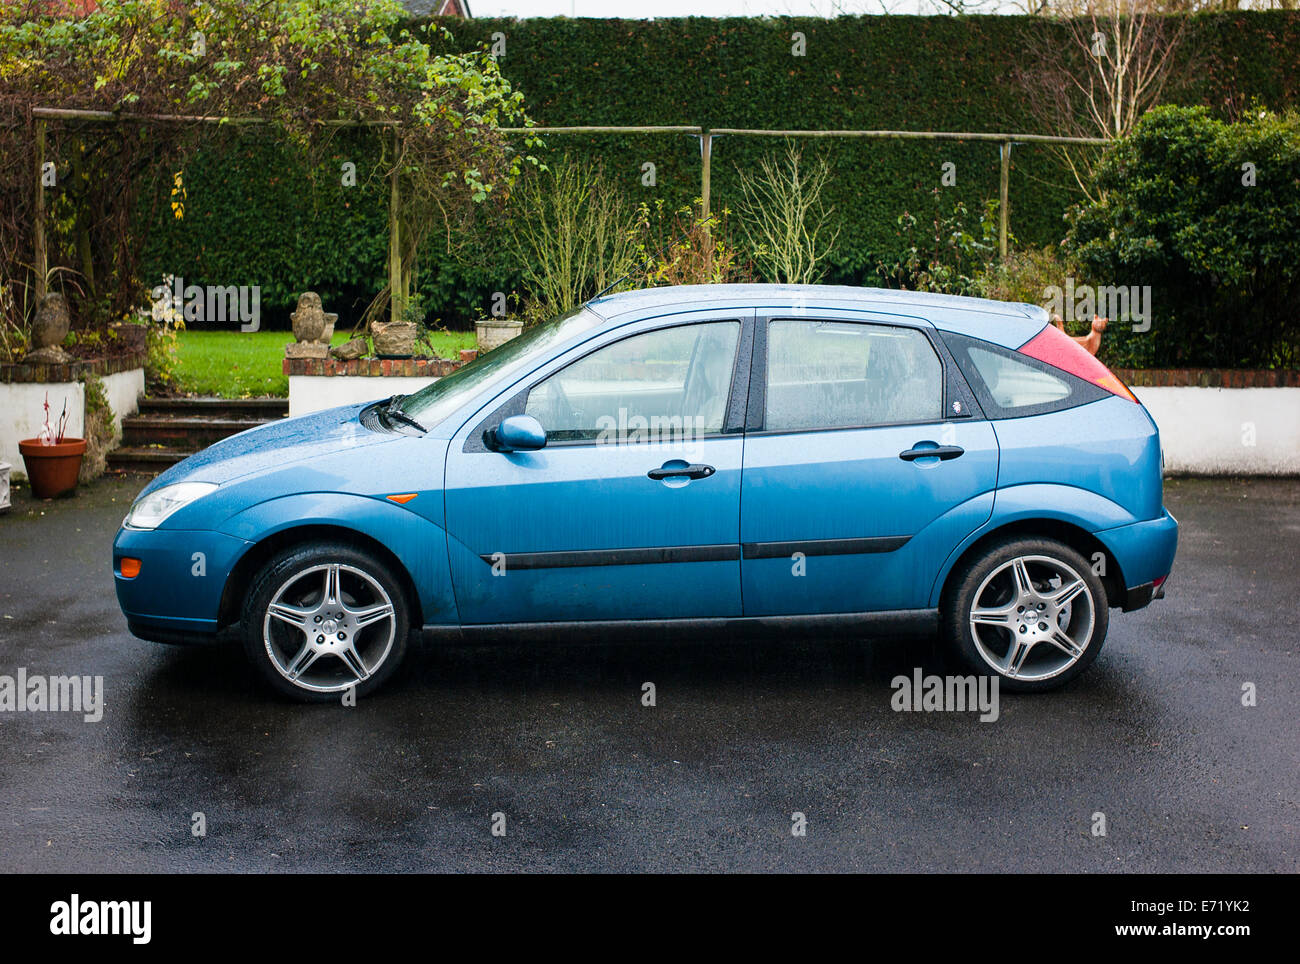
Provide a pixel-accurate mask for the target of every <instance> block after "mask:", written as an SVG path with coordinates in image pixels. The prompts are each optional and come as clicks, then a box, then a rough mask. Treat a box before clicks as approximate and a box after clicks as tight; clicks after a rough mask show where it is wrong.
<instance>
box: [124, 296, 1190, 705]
mask: <svg viewBox="0 0 1300 964" xmlns="http://www.w3.org/2000/svg"><path fill="white" fill-rule="evenodd" d="M1161 461H1162V460H1161V450H1160V438H1159V432H1158V430H1157V428H1156V425H1155V423H1154V422H1153V421H1152V419H1151V417H1150V416H1149V415H1148V413H1147V411H1146V410H1145V409H1144V408H1143V407H1142V405H1141V404H1140V403H1139V402H1138V401H1137V399H1136V398H1135V397H1134V396H1133V395H1132V393H1130V392H1129V390H1128V389H1127V388H1126V387H1125V386H1124V385H1123V383H1122V382H1120V380H1119V379H1118V378H1116V377H1115V376H1114V375H1113V374H1112V373H1111V372H1110V371H1109V370H1107V369H1106V367H1105V366H1104V365H1102V364H1101V363H1100V362H1098V361H1097V359H1096V358H1094V357H1093V356H1092V355H1090V354H1089V353H1088V352H1087V351H1086V350H1084V349H1083V348H1082V347H1080V346H1079V345H1078V344H1077V343H1075V342H1074V341H1073V340H1072V339H1070V338H1069V337H1068V336H1066V335H1065V334H1064V333H1062V332H1061V331H1059V330H1058V329H1056V328H1055V327H1053V326H1052V325H1050V324H1049V323H1048V316H1047V313H1046V312H1045V311H1043V310H1042V309H1041V308H1037V307H1033V306H1030V305H1021V304H1007V303H1001V302H994V301H985V300H980V299H973V298H958V297H952V296H944V295H933V294H921V293H915V292H901V291H885V290H875V289H865V288H849V287H830V286H825V287H823V286H781V285H716V286H715V285H710V286H684V287H670V288H655V289H649V290H644V291H636V292H629V293H623V294H616V295H610V296H607V297H601V298H597V299H595V300H593V301H591V302H589V303H588V304H586V305H584V306H583V307H581V308H580V309H578V310H577V311H575V312H573V313H572V314H569V315H568V316H566V317H563V318H559V319H556V320H554V321H551V322H548V323H545V324H540V325H537V326H534V327H532V328H529V329H528V330H526V331H525V332H524V333H523V334H521V335H520V336H518V337H517V338H515V339H513V340H511V341H509V342H507V343H506V344H505V345H503V346H501V347H499V348H497V349H495V350H493V351H491V352H488V353H486V354H485V355H483V356H482V357H481V358H479V359H478V360H477V361H475V362H473V363H471V364H469V365H467V366H465V367H462V368H460V369H457V370H456V371H455V372H453V373H452V374H450V375H448V376H446V377H444V378H442V379H439V380H437V381H434V382H432V383H431V384H430V385H428V386H427V387H426V388H424V389H422V390H420V391H418V392H415V393H414V394H411V395H407V396H395V397H393V398H391V399H386V400H383V401H378V402H371V403H368V404H357V405H347V406H343V407H340V408H335V409H330V410H328V411H322V412H317V413H314V414H311V415H305V416H301V417H298V418H291V419H287V420H285V421H283V422H280V423H276V424H272V425H267V426H262V427H260V428H256V429H252V430H250V431H247V432H243V433H242V434H240V435H236V436H234V437H232V438H229V439H226V440H225V441H222V442H219V443H217V444H216V445H213V446H211V447H210V448H208V449H206V450H204V451H202V452H200V453H198V454H196V455H194V456H192V457H191V458H189V459H187V460H185V461H184V462H182V463H180V464H178V465H176V466H173V467H172V468H171V469H170V470H168V471H167V472H165V473H163V474H162V475H160V476H159V477H158V478H157V479H155V480H154V481H153V482H152V483H151V484H150V485H149V486H148V487H146V488H145V489H144V491H143V492H142V493H141V494H140V496H139V497H138V498H137V500H136V502H135V503H134V505H133V506H132V508H131V510H130V513H129V514H128V516H127V518H126V520H125V522H124V523H123V526H122V528H121V530H120V532H119V533H118V536H117V539H116V541H115V542H114V546H113V570H114V580H115V583H116V587H117V594H118V600H119V602H120V604H121V607H122V611H123V613H124V614H125V616H126V619H127V624H128V626H129V628H130V630H131V632H132V633H134V634H135V635H136V636H138V637H140V638H142V639H147V640H154V641H159V642H201V641H206V640H212V639H214V638H216V636H217V634H218V632H220V631H222V630H223V629H227V628H230V627H237V628H238V631H239V633H240V635H241V636H242V639H243V641H244V645H245V648H246V650H247V653H248V655H249V657H250V659H251V660H252V662H253V664H254V665H255V666H256V667H258V669H259V671H260V673H261V675H262V676H263V677H264V678H265V679H266V680H267V681H268V682H269V683H270V685H271V686H272V687H274V688H275V689H276V690H278V691H279V692H281V693H283V694H286V695H288V696H291V697H295V698H298V699H302V700H315V701H319V700H329V699H338V698H339V694H340V693H342V692H344V691H347V690H352V689H353V688H355V692H356V693H357V694H362V693H366V692H370V691H373V690H374V689H376V688H377V687H379V686H380V685H382V684H383V683H384V681H386V680H387V679H389V678H390V677H391V676H392V674H393V673H394V672H396V671H397V669H398V667H399V666H400V664H401V662H402V659H403V657H404V655H405V653H406V651H407V648H408V644H409V642H410V640H411V638H412V637H419V636H421V635H422V636H423V637H424V638H425V639H428V640H430V641H433V642H436V641H437V640H445V639H470V638H477V637H499V636H503V635H504V636H514V637H525V638H527V637H529V636H530V635H545V636H562V637H568V636H577V635H579V634H583V635H595V636H597V637H600V638H605V637H609V638H613V637H616V636H617V637H622V636H624V635H628V634H630V633H632V632H634V631H646V632H652V633H655V634H664V633H672V632H679V631H680V632H686V633H689V634H691V635H693V636H695V637H701V636H703V637H706V638H707V636H708V635H709V634H723V633H741V634H747V633H755V632H760V631H777V632H781V633H791V632H795V631H804V632H837V633H846V632H847V633H854V634H859V635H863V636H869V635H878V634H889V635H897V634H900V633H921V634H931V635H933V634H935V633H938V634H939V635H940V636H941V637H942V639H943V640H944V642H945V643H946V644H947V645H948V646H949V647H950V648H951V651H952V652H953V653H954V654H955V655H956V656H957V657H958V658H959V659H960V660H961V662H962V663H963V664H964V665H965V666H966V667H967V668H968V669H969V670H970V671H972V672H975V673H979V674H986V675H993V676H996V677H998V678H999V679H1000V681H1001V685H1002V686H1003V688H1005V689H1013V690H1020V691H1035V690H1045V689H1050V688H1053V687H1056V686H1060V685H1062V684H1064V683H1066V682H1067V681H1069V680H1070V679H1073V678H1074V677H1076V676H1077V675H1078V674H1079V673H1081V672H1083V671H1084V670H1085V669H1086V668H1087V667H1088V666H1089V665H1090V664H1091V663H1092V662H1093V660H1095V659H1096V657H1097V654H1098V651H1099V650H1100V649H1101V647H1102V644H1103V642H1104V641H1105V638H1106V634H1107V628H1108V623H1109V614H1110V611H1111V610H1112V609H1120V610H1123V611H1125V612H1127V611H1130V610H1133V609H1138V608H1140V607H1143V606H1145V605H1147V604H1148V603H1149V602H1150V601H1151V600H1152V599H1153V598H1159V597H1160V596H1162V595H1163V590H1164V584H1165V580H1166V579H1167V577H1168V576H1169V573H1170V570H1171V568H1172V566H1173V559H1174V553H1175V549H1176V546H1177V540H1178V525H1177V522H1176V521H1175V520H1174V519H1173V517H1172V516H1171V515H1170V514H1169V513H1168V512H1167V511H1166V510H1165V509H1164V507H1163V504H1162V481H1161ZM200 560H201V564H200Z"/></svg>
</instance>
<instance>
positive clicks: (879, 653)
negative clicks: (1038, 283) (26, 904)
mask: <svg viewBox="0 0 1300 964" xmlns="http://www.w3.org/2000/svg"><path fill="white" fill-rule="evenodd" d="M143 484H144V480H143V479H142V478H141V477H138V476H120V477H116V478H106V479H102V480H100V481H98V482H96V483H94V484H92V485H90V486H86V487H83V488H82V489H81V491H80V492H79V493H78V494H77V495H76V496H75V497H74V498H71V499H67V500H60V501H56V502H36V501H33V500H32V498H31V496H30V494H29V493H28V492H27V490H26V489H20V490H17V491H16V492H15V506H14V508H13V509H12V510H11V511H10V512H9V513H8V514H7V515H0V676H3V675H8V676H11V677H16V674H17V673H18V671H19V669H20V668H21V669H23V670H25V671H26V673H27V674H46V675H51V676H53V675H65V674H77V675H88V676H96V675H99V676H102V677H103V680H104V682H103V686H104V693H105V708H104V712H103V718H102V719H101V720H100V721H99V722H86V721H85V720H84V719H83V716H82V715H81V714H76V713H67V712H60V713H54V712H44V713H30V712H23V713H18V712H13V711H7V712H4V711H0V871H5V872H11V871H34V872H42V871H60V872H132V871H211V870H218V871H220V870H230V871H330V870H336V871H505V870H529V871H541V870H565V871H586V870H596V871H638V870H644V871H688V870H708V871H717V870H734V871H795V872H801V871H823V870H837V871H942V872H960V871H1089V872H1108V871H1109V872H1135V871H1147V872H1152V871H1154V872H1171V871H1181V872H1226V871H1245V872H1261V871H1286V872H1293V873H1294V872H1296V871H1297V870H1300V725H1298V724H1297V707H1300V633H1298V632H1297V628H1296V621H1295V618H1294V615H1293V614H1294V612H1295V610H1296V599H1297V595H1300V576H1298V575H1297V572H1298V569H1297V567H1298V565H1300V480H1235V479H1226V480H1225V479H1219V480H1209V479H1182V480H1170V481H1168V482H1167V483H1166V490H1165V501H1166V504H1167V505H1168V506H1169V508H1170V510H1171V511H1172V512H1173V513H1174V515H1175V516H1177V517H1178V519H1179V521H1180V523H1181V524H1182V532H1181V543H1180V546H1179V553H1178V558H1177V561H1176V563H1175V568H1174V573H1173V576H1172V578H1171V579H1170V582H1169V586H1168V596H1167V598H1166V599H1164V600H1160V601H1157V602H1155V603H1153V604H1152V605H1151V606H1150V607H1149V608H1148V609H1146V610H1143V611H1140V612H1136V613H1129V614H1120V613H1119V612H1118V610H1112V613H1111V628H1110V636H1109V639H1108V641H1107V643H1106V646H1105V648H1104V649H1103V651H1102V653H1101V654H1100V656H1099V658H1098V660H1097V662H1096V663H1095V664H1094V666H1093V667H1092V669H1091V670H1090V671H1089V672H1088V673H1086V674H1084V676H1083V677H1081V678H1080V679H1079V680H1077V681H1075V682H1074V683H1072V684H1070V685H1069V686H1068V687H1066V688H1065V689H1064V690H1061V691H1058V692H1056V693H1053V694H1048V695H1040V696H1016V695H1011V694H1002V695H1001V698H1000V701H999V716H998V719H997V720H996V721H995V722H980V719H979V714H978V713H977V712H967V713H933V712H932V713H925V712H912V713H908V712H896V711H895V710H894V709H892V708H891V698H892V697H893V696H894V690H893V689H892V688H891V686H890V681H891V680H892V679H893V678H894V677H895V676H897V675H907V676H910V675H911V674H912V672H913V669H914V667H918V666H919V667H921V669H922V670H923V672H925V673H927V674H928V673H936V672H938V673H942V672H944V671H945V669H944V664H943V662H942V660H940V659H938V658H936V655H935V644H934V643H932V642H929V641H926V640H921V641H917V640H906V641H904V640H880V641H871V642H865V641H863V642H859V641H856V640H845V639H836V640H797V641H796V640H771V639H768V640H763V641H737V642H725V643H708V642H699V643H691V644H689V645H687V644H680V643H675V644H667V643H653V642H651V643H643V644H636V645H617V646H615V645H611V646H600V645H595V646H592V645H582V646H579V645H565V644H537V643H530V644H526V645H525V644H503V645H497V646H477V647H476V646H463V645H456V646H448V645H446V644H425V645H424V646H422V647H420V648H418V649H417V650H416V651H415V652H413V653H412V655H411V657H410V658H409V659H408V661H407V663H406V665H405V666H404V668H403V671H402V673H401V674H400V675H399V677H398V678H396V679H395V680H393V681H392V682H390V683H389V684H388V686H387V687H386V688H385V689H384V690H382V691H381V692H379V693H376V694H375V695H374V696H372V697H370V698H363V699H362V701H361V703H360V705H358V706H356V707H343V706H334V705H330V706H302V705H296V704H291V703H286V702H283V701H282V700H281V699H279V698H278V697H276V696H274V695H273V694H272V693H271V692H270V691H269V690H267V689H265V688H264V687H263V686H262V684H261V683H260V682H259V680H258V679H257V678H256V677H255V676H254V674H253V672H252V670H251V668H250V667H248V666H247V665H246V663H245V661H244V657H243V654H242V651H241V650H240V649H239V648H238V646H237V645H217V646H212V647H198V648H193V647H192V648H176V647H167V646H162V645H158V644H154V643H147V642H142V641H140V640H137V639H135V638H134V637H132V636H131V635H129V634H128V633H127V631H126V624H125V621H124V620H123V618H122V616H121V613H120V612H119V610H118V607H117V601H116V598H115V596H114V593H113V585H112V576H111V573H110V546H111V543H112V540H113V537H114V534H115V532H116V530H117V527H118V525H119V524H120V522H121V520H122V518H123V516H124V515H125V513H126V510H127V508H128V506H129V504H130V502H131V499H132V498H133V496H134V494H135V493H136V492H137V491H138V490H139V489H140V488H141V487H142V486H143ZM646 682H653V683H654V684H655V691H656V700H655V704H656V705H654V706H645V705H643V704H642V686H643V684H644V683H646ZM1247 684H1253V689H1254V692H1255V705H1243V693H1244V692H1245V690H1249V689H1251V687H1248V686H1247ZM1243 688H1245V690H1244V689H1243ZM1245 702H1250V701H1249V700H1245ZM196 814H202V821H201V822H202V824H203V826H202V828H201V829H203V830H204V835H202V836H199V835H196V834H195V829H196V828H197V826H198V823H199V822H200V821H199V818H198V817H196V816H195V815H196ZM797 814H802V815H803V818H804V820H805V821H806V824H805V825H806V833H805V834H804V835H802V836H796V835H794V834H793V833H792V827H794V826H795V825H796V823H797V821H798V820H799V818H798V816H796V815H797ZM1098 814H1101V815H1104V822H1105V831H1106V832H1105V834H1104V835H1099V834H1097V833H1095V832H1094V831H1095V830H1096V829H1098V828H1099V827H1100V823H1099V820H1098V817H1097V815H1098ZM494 815H499V816H494ZM494 826H495V827H496V828H497V829H498V830H500V829H501V828H502V827H503V826H504V831H505V833H504V835H503V836H502V835H494V834H493V828H494Z"/></svg>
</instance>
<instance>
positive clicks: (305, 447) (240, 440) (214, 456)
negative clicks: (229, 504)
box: [141, 402, 403, 495]
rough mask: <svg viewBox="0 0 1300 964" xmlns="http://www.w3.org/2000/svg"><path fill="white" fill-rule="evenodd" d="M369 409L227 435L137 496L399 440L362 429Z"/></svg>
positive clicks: (348, 407)
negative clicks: (361, 417) (178, 484)
mask: <svg viewBox="0 0 1300 964" xmlns="http://www.w3.org/2000/svg"><path fill="white" fill-rule="evenodd" d="M370 404H373V403H372V402H365V403H361V404H357V405H343V406H340V407H339V408H330V409H326V410H324V411H321V412H313V413H312V414H310V415H300V416H298V417H297V418H286V419H282V420H280V421H278V422H271V423H269V424H267V425H260V426H258V427H257V428H250V429H249V430H248V431H246V432H240V433H239V434H238V435H232V436H231V437H230V438H227V439H223V440H222V441H220V442H217V443H216V444H215V445H210V446H208V447H207V448H205V449H204V450H203V451H201V452H197V453H195V454H194V455H191V456H190V457H189V458H187V459H186V460H185V461H184V462H180V463H178V464H176V465H173V466H172V467H171V468H170V469H168V470H167V471H166V472H164V473H163V474H162V475H160V476H158V478H156V479H154V481H153V483H152V484H151V485H149V486H148V487H147V488H146V489H145V490H144V492H142V493H141V494H142V495H143V494H145V493H147V492H150V491H152V490H154V489H157V488H161V487H162V486H164V485H172V484H173V483H176V482H215V483H217V484H222V483H225V482H231V481H234V480H235V479H242V478H246V477H248V476H251V475H256V474H258V473H261V472H266V471H270V470H273V469H282V468H284V467H285V466H286V465H290V464H292V463H295V462H302V461H304V460H306V459H312V458H316V457H318V456H322V455H331V454H336V453H338V452H340V451H342V450H345V449H359V448H366V447H368V446H371V445H383V444H385V443H387V442H392V441H395V440H398V439H400V438H402V437H403V436H400V435H388V434H385V433H381V432H373V431H371V430H370V429H368V428H365V427H364V426H363V425H362V424H361V422H360V420H359V419H358V417H357V416H358V414H359V413H360V412H361V410H362V409H363V408H365V407H366V406H367V405H370Z"/></svg>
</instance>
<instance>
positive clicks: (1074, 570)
mask: <svg viewBox="0 0 1300 964" xmlns="http://www.w3.org/2000/svg"><path fill="white" fill-rule="evenodd" d="M1016 560H1021V561H1022V562H1023V563H1024V574H1023V575H1022V574H1021V573H1020V572H1019V570H1018V569H1017V567H1016V565H1015V562H1016ZM1054 568H1057V569H1059V573H1058V575H1059V579H1060V582H1059V583H1054V581H1053V579H1052V578H1049V577H1050V576H1051V574H1052V572H1053V569H1054ZM1071 574H1073V575H1075V576H1077V577H1078V580H1079V581H1080V582H1081V583H1082V587H1080V588H1079V589H1077V590H1075V592H1076V595H1075V596H1074V597H1072V598H1071V599H1069V600H1067V601H1066V602H1065V603H1064V604H1061V605H1060V606H1058V605H1057V604H1056V602H1055V600H1056V599H1058V598H1060V597H1062V596H1064V595H1065V592H1066V590H1067V589H1068V588H1069V587H1071V586H1072V585H1073V583H1072V582H1067V581H1066V580H1067V579H1068V578H1069V576H1070V575H1071ZM1025 575H1027V576H1028V581H1029V584H1030V586H1031V590H1030V592H1029V593H1028V594H1026V593H1025V592H1023V591H1022V590H1021V589H1020V588H1019V587H1020V586H1023V585H1024V576H1025ZM1053 589H1055V590H1056V592H1055V593H1053V592H1052V590H1053ZM1085 591H1086V596H1085V595H1084V593H1085ZM977 593H979V594H980V598H979V599H978V600H977V599H976V594H977ZM1030 600H1033V602H1030ZM1039 600H1041V602H1039ZM977 602H978V603H979V608H980V613H981V614H982V615H983V619H984V620H988V622H985V621H983V620H982V621H981V622H980V624H979V638H978V639H977V638H976V632H975V629H974V627H972V624H971V619H972V616H971V612H972V609H973V608H974V607H975V606H976V604H977ZM1085 604H1086V605H1085ZM1036 605H1042V606H1044V607H1046V608H1047V610H1049V611H1048V612H1044V613H1038V614H1034V615H1032V616H1031V614H1032V613H1034V607H1035V606H1036ZM1087 606H1090V607H1091V614H1090V616H1089V617H1087V618H1085V608H1086V607H1087ZM1053 613H1054V615H1053ZM1004 615H1005V618H1006V620H1007V627H1006V628H1005V629H1004V628H1003V627H1002V626H1001V623H1000V622H998V620H1001V619H1002V618H1004ZM1040 620H1041V621H1040ZM1062 623H1064V626H1063V625H1062ZM1108 628H1109V601H1108V600H1107V598H1106V587H1105V585H1104V584H1103V583H1102V581H1101V579H1099V578H1098V577H1097V575H1096V574H1095V573H1094V572H1093V571H1092V567H1091V566H1090V565H1089V564H1088V562H1087V560H1085V559H1084V558H1083V556H1081V555H1080V554H1079V553H1078V552H1076V551H1075V550H1074V549H1072V548H1070V547H1069V546H1067V545H1065V544H1064V543H1062V542H1058V541H1056V540H1055V539H1046V538H1016V539H1011V540H1009V541H1006V542H1002V543H998V544H996V545H993V546H991V547H989V548H988V549H986V550H984V551H982V552H980V553H979V554H978V555H977V556H975V557H973V558H971V559H970V560H969V561H968V562H966V563H964V564H963V565H962V566H961V567H960V568H959V569H958V570H956V571H954V573H953V574H952V576H951V577H950V578H949V580H948V585H947V587H946V589H945V592H944V597H943V602H942V604H941V606H940V633H941V635H942V636H943V639H944V642H945V643H946V644H947V646H948V648H949V650H950V652H951V653H952V654H953V655H954V656H956V658H957V659H958V660H959V661H960V662H961V664H962V665H963V667H964V668H966V669H967V670H970V671H972V672H974V673H976V674H978V675H982V676H995V677H997V678H998V680H999V684H998V685H999V688H1001V689H1004V690H1007V691H1008V692H1015V693H1037V692H1045V691H1047V690H1053V689H1057V688H1058V687H1061V686H1064V685H1065V684H1066V683H1068V682H1069V681H1070V680H1072V679H1074V678H1076V677H1077V676H1078V675H1079V674H1080V673H1083V672H1084V671H1085V670H1087V668H1088V667H1089V666H1091V665H1092V662H1093V660H1095V659H1096V658H1097V654H1098V653H1099V652H1100V651H1101V647H1102V645H1103V644H1104V643H1105V642H1106V632H1107V629H1108ZM1085 629H1086V631H1087V637H1086V642H1081V640H1082V639H1083V636H1084V631H1085ZM1057 630H1060V632H1059V634H1058V632H1057ZM1013 640H1017V641H1018V642H1017V643H1016V649H1015V650H1014V651H1013V648H1012V641H1013ZM1068 645H1073V647H1074V650H1078V651H1080V652H1078V654H1077V655H1074V653H1073V652H1072V651H1071V650H1069V649H1068V648H1067V646H1068ZM1003 649H1005V652H1003V651H1002V650H1003ZM1021 653H1024V654H1025V655H1024V656H1022V657H1020V658H1021V659H1022V662H1021V663H1020V671H1019V672H1018V673H1017V672H1013V671H1012V670H1011V663H1012V662H1013V661H1015V660H1016V658H1017V657H1018V656H1020V654H1021ZM998 663H1001V664H1002V665H997V664H998ZM1057 663H1060V664H1062V665H1060V666H1059V668H1058V667H1057V665H1056V664H1057Z"/></svg>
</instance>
